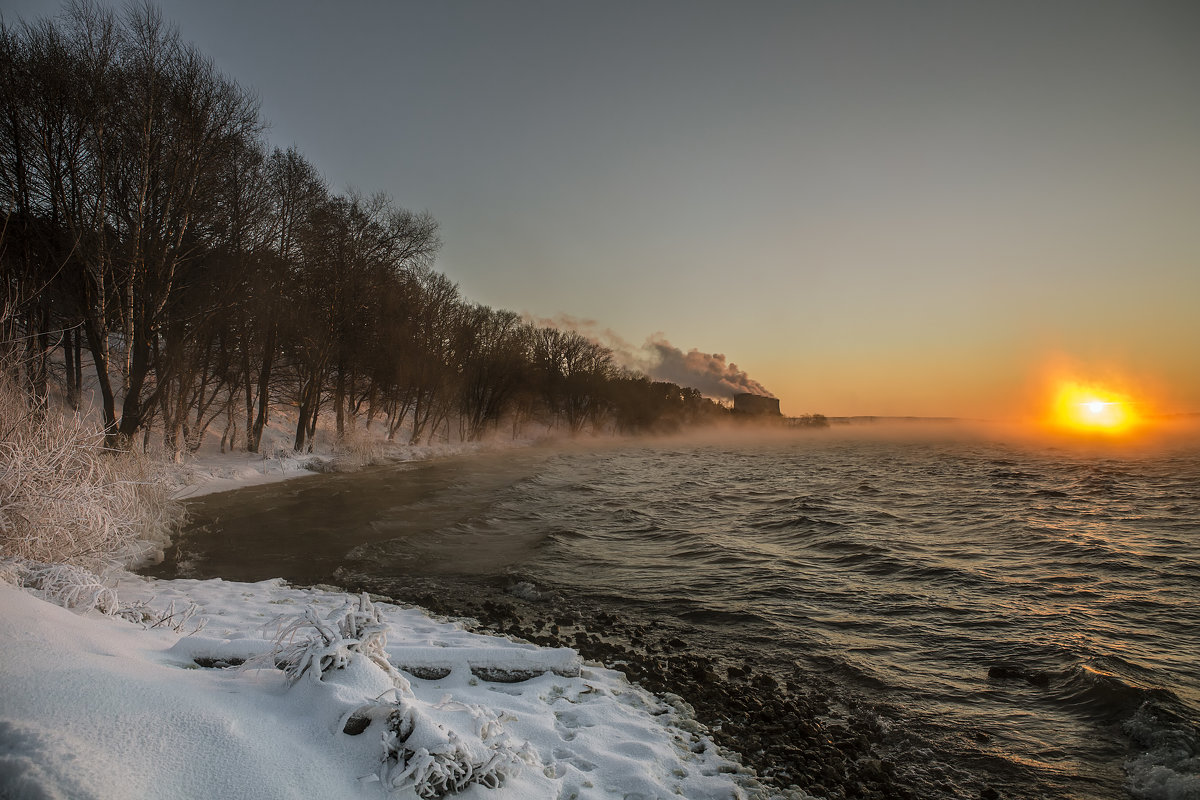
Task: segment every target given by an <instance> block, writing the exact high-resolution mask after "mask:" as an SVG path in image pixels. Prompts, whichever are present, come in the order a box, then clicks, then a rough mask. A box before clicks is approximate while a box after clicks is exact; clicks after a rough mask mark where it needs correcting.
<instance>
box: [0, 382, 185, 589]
mask: <svg viewBox="0 0 1200 800" xmlns="http://www.w3.org/2000/svg"><path fill="white" fill-rule="evenodd" d="M182 518H183V508H182V506H181V505H180V504H179V503H177V502H175V501H173V500H171V498H170V488H169V481H168V476H167V474H166V471H165V469H164V468H163V467H162V466H160V465H157V464H155V463H154V462H152V461H150V460H149V459H148V458H146V457H145V456H142V455H140V454H137V453H114V452H111V451H106V450H105V449H104V435H103V433H102V432H101V431H99V430H97V429H96V428H95V427H94V426H92V425H89V424H88V423H87V422H85V421H84V420H83V419H81V418H80V417H79V416H77V415H74V414H70V415H67V414H58V413H54V412H52V411H46V410H45V409H37V408H31V407H30V405H29V403H28V402H27V400H26V396H25V395H24V393H22V392H21V391H20V390H19V389H18V388H17V387H16V386H14V385H13V383H12V381H11V379H10V378H9V377H7V375H3V376H0V555H3V556H8V557H15V558H24V559H30V560H33V561H40V562H44V563H67V564H75V565H79V566H85V567H90V568H93V569H96V568H100V567H102V566H104V565H106V564H108V563H111V562H113V561H125V562H132V561H138V560H142V559H144V558H146V557H147V556H149V555H150V554H151V553H152V552H154V551H155V550H156V549H157V548H158V547H161V546H162V545H163V544H165V543H166V540H167V537H168V535H169V533H170V531H171V529H172V528H174V527H175V526H176V525H178V523H179V522H180V521H181V520H182Z"/></svg>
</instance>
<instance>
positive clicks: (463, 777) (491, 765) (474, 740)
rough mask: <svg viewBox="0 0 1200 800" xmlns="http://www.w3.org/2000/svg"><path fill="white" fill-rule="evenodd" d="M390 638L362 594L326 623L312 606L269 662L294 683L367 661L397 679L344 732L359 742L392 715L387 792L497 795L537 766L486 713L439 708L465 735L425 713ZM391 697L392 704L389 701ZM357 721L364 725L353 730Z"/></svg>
mask: <svg viewBox="0 0 1200 800" xmlns="http://www.w3.org/2000/svg"><path fill="white" fill-rule="evenodd" d="M386 631H387V624H386V623H385V622H384V620H383V615H382V614H381V613H380V611H379V609H377V608H376V607H375V606H374V605H372V603H371V600H370V598H368V597H367V595H366V594H363V595H361V596H360V597H359V598H358V599H357V601H356V602H348V603H346V604H345V605H343V606H342V607H341V608H339V609H336V610H334V611H333V612H331V613H329V614H328V615H326V616H325V617H324V618H322V617H321V616H320V614H319V613H318V612H317V611H316V609H315V608H314V607H313V606H309V607H308V608H306V609H305V610H304V615H303V616H301V617H297V618H294V619H293V620H291V621H290V622H288V623H287V624H285V625H284V626H283V627H282V628H281V630H280V632H279V635H278V636H277V637H276V639H275V649H274V651H273V652H272V653H271V654H269V656H267V657H268V658H270V659H272V660H273V661H274V663H275V664H276V665H278V666H279V667H281V668H282V669H283V671H284V674H285V675H286V676H287V677H288V679H289V680H290V681H292V682H295V681H298V680H300V679H301V678H304V677H307V678H308V679H309V680H315V681H320V680H322V678H323V676H325V675H327V674H328V673H330V672H332V671H334V670H339V669H344V668H346V667H348V666H350V664H351V663H352V662H353V661H354V659H356V658H365V659H367V660H369V661H370V662H371V663H372V664H374V665H375V666H376V667H378V668H379V669H381V670H383V671H384V672H385V673H386V674H387V675H388V677H389V678H391V681H392V684H393V687H394V688H392V689H390V690H388V691H387V692H385V693H384V694H383V695H382V696H381V697H378V698H374V699H372V700H370V702H368V703H367V704H366V705H365V706H363V707H361V708H359V709H357V710H355V711H354V712H353V713H352V714H351V715H350V719H349V720H348V721H347V724H346V727H345V729H344V732H345V733H349V734H351V735H358V734H359V733H361V732H362V730H363V729H364V728H365V726H366V725H367V724H369V720H370V719H372V718H375V717H380V716H386V722H385V725H384V732H383V753H382V759H381V761H382V764H381V767H380V771H379V779H380V781H381V782H382V783H383V785H384V786H385V787H386V788H387V790H388V791H389V792H397V793H407V792H408V791H412V792H414V793H415V794H416V795H417V796H418V797H421V798H436V797H445V796H446V795H450V794H457V793H459V792H462V791H464V790H465V789H467V788H469V787H470V786H473V785H476V784H478V785H480V786H484V787H487V788H493V789H494V788H497V787H499V786H500V785H501V784H503V783H504V780H505V779H506V778H507V777H509V776H511V775H515V774H516V773H517V772H518V771H519V770H520V769H521V767H522V765H525V764H536V763H537V762H538V759H537V755H536V754H535V753H534V752H533V748H532V747H530V746H529V744H528V743H525V744H524V745H522V746H520V747H515V746H514V745H513V744H512V742H511V741H510V740H509V737H508V735H507V733H506V732H505V730H504V727H503V725H502V719H501V717H499V716H497V715H496V714H495V713H494V712H492V711H489V710H488V709H485V708H482V707H480V706H470V705H464V704H461V703H455V702H453V701H450V700H446V701H443V703H441V704H440V705H438V706H437V707H436V708H438V709H439V710H441V711H455V712H465V714H466V715H467V718H468V719H469V721H470V722H469V726H470V727H469V728H468V729H467V730H465V731H460V732H456V731H454V730H452V729H450V728H448V727H446V726H445V725H442V724H440V723H439V722H438V721H436V720H434V719H433V718H432V717H431V716H430V715H429V714H427V713H425V712H424V711H423V710H422V709H421V704H420V703H419V702H418V701H417V700H416V698H415V697H414V696H413V693H412V688H411V686H410V685H409V683H408V681H407V680H406V679H405V678H404V676H402V675H401V674H400V672H399V670H397V669H396V667H395V666H394V665H393V664H392V663H391V662H390V661H388V658H387V652H386V651H385V650H384V646H385V644H386V643H387V642H386V638H385V635H386ZM249 663H250V662H247V664H249ZM389 695H390V696H391V697H392V699H390V700H385V699H383V698H384V697H387V696H389ZM356 720H357V721H358V722H360V723H361V724H360V725H354V724H353V723H354V722H355V721H356Z"/></svg>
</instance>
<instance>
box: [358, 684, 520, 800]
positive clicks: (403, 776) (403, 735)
mask: <svg viewBox="0 0 1200 800" xmlns="http://www.w3.org/2000/svg"><path fill="white" fill-rule="evenodd" d="M454 705H456V706H460V708H458V709H457V710H463V711H467V712H469V713H470V714H471V716H472V718H473V719H474V721H475V723H476V724H475V728H476V731H475V733H476V734H477V735H478V739H476V738H474V737H471V738H469V739H468V738H466V737H463V736H459V735H458V734H457V733H455V732H454V731H452V730H449V729H447V728H445V727H443V726H441V725H439V724H437V723H436V722H435V721H433V720H432V719H430V718H429V717H428V716H426V715H424V714H422V713H420V712H419V711H418V710H417V709H416V708H415V707H414V706H412V705H405V704H403V703H399V704H398V707H397V708H396V710H394V711H392V712H391V714H390V715H389V716H388V720H387V728H386V730H385V731H384V734H383V754H384V756H383V767H382V769H381V770H380V776H379V777H380V780H381V781H382V782H383V785H384V786H385V787H386V788H387V789H389V790H390V791H404V790H407V789H411V790H412V791H413V792H415V793H416V795H417V797H421V798H436V797H445V796H446V795H451V794H458V793H459V792H462V791H464V790H466V789H467V788H469V787H470V786H472V785H473V784H479V785H480V786H484V787H486V788H488V789H498V788H499V787H500V786H502V785H503V784H504V781H505V779H506V778H508V777H509V776H512V775H516V774H517V773H518V772H519V771H520V770H521V768H522V767H523V766H524V765H526V764H536V763H537V755H536V754H535V753H534V752H533V748H532V747H530V746H529V744H528V743H525V744H524V745H522V746H521V747H520V748H515V747H513V745H512V743H511V742H510V741H509V738H508V735H507V734H506V733H505V732H504V729H503V727H502V726H501V724H500V719H499V718H498V717H497V716H496V715H495V714H494V713H493V712H491V711H488V710H487V709H484V708H481V707H479V706H461V704H454Z"/></svg>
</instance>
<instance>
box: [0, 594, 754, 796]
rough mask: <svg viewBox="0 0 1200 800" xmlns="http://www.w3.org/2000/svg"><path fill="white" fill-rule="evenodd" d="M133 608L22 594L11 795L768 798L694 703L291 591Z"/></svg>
mask: <svg viewBox="0 0 1200 800" xmlns="http://www.w3.org/2000/svg"><path fill="white" fill-rule="evenodd" d="M116 591H117V594H118V597H119V600H120V603H121V608H122V609H123V612H122V614H121V615H115V614H113V613H111V612H112V611H114V610H115V609H116V607H115V606H114V605H113V604H112V602H111V598H109V599H106V600H105V601H104V602H103V603H102V605H104V606H105V607H106V608H107V610H108V611H109V612H110V613H102V612H101V611H100V610H98V609H92V610H89V611H86V612H84V613H79V612H80V609H76V610H75V611H71V610H68V609H66V608H64V607H61V606H59V605H55V604H52V603H50V602H47V601H46V600H44V599H41V598H40V597H39V596H37V595H38V592H37V591H36V590H28V589H26V590H22V589H18V588H16V587H15V586H13V585H11V584H9V583H5V582H0V608H3V614H0V641H3V642H4V646H3V649H2V650H0V686H2V687H3V692H2V695H0V697H2V699H0V796H2V797H5V798H59V797H62V798H196V797H228V798H240V797H246V798H251V797H252V798H306V799H307V798H312V797H322V798H383V797H388V796H391V797H401V798H404V797H433V796H440V795H439V794H437V792H438V791H439V790H443V789H445V788H447V787H455V788H460V789H461V792H462V793H461V795H460V796H461V797H463V798H521V799H522V800H523V799H524V798H553V799H554V800H566V799H567V798H579V799H580V800H583V799H584V798H626V800H632V799H633V798H671V797H684V798H734V797H753V796H757V795H762V794H763V792H762V791H761V789H760V788H759V787H758V785H757V783H756V781H755V780H754V779H753V777H752V776H751V775H748V774H746V772H745V771H744V770H742V769H741V768H740V767H739V766H737V765H736V764H735V763H733V762H732V761H730V760H729V759H728V758H726V757H725V756H723V755H721V754H720V753H718V752H717V751H716V749H715V748H714V746H713V744H712V742H711V740H710V739H709V738H708V737H707V736H706V735H705V733H704V731H703V729H702V728H701V727H700V726H699V725H698V724H696V723H695V721H694V720H692V719H691V716H690V714H689V711H688V709H687V707H686V706H685V705H684V704H683V703H682V702H681V701H679V700H677V699H672V698H668V699H663V698H658V697H655V696H653V695H650V694H648V693H647V692H645V691H643V690H641V689H640V688H638V687H636V686H631V685H630V684H629V683H628V682H626V680H625V678H624V676H623V675H622V674H620V673H618V672H614V671H611V670H608V669H604V668H602V667H600V666H598V665H594V664H581V663H580V661H579V657H578V655H577V654H576V653H575V652H574V651H571V650H566V649H546V648H537V647H534V646H532V645H528V644H522V643H517V642H512V641H510V640H507V639H502V638H497V637H489V636H482V635H479V634H474V633H470V632H467V631H465V630H464V629H463V628H462V627H460V626H459V625H457V624H455V623H453V622H443V621H436V620H433V619H431V618H430V617H428V616H427V615H425V614H424V613H423V612H421V611H420V610H419V609H413V608H399V607H396V606H392V605H387V604H383V603H379V604H376V605H374V606H373V607H372V606H371V604H370V603H366V604H363V603H362V601H361V600H360V599H359V598H353V597H350V596H348V595H346V594H343V593H340V592H337V591H333V590H328V591H327V590H322V589H298V588H292V587H288V586H286V585H285V584H283V583H282V582H281V581H265V582H262V583H254V584H245V583H231V582H226V581H221V580H209V581H188V580H177V581H152V580H148V579H145V578H141V577H139V576H134V575H131V574H128V573H125V574H124V575H122V576H121V580H120V583H119V585H118V586H117V587H116ZM172 603H173V604H174V612H175V615H174V616H173V617H170V618H168V619H167V620H166V622H165V623H163V624H159V625H158V626H157V627H155V624H156V622H157V621H158V619H159V618H160V617H161V616H162V614H163V612H169V611H171V610H172V605H171V604H172ZM193 604H194V605H195V606H196V608H194V609H192V608H191V606H192V605H193ZM85 605H86V604H85ZM151 609H153V610H154V611H156V612H157V613H154V612H152V611H151ZM364 609H365V610H364ZM375 611H378V616H377V617H376V616H375ZM185 612H193V613H191V614H190V615H187V614H185ZM306 614H307V615H309V616H307V617H306ZM185 616H187V619H186V620H184V617H185ZM130 618H132V620H133V621H131V619H130ZM347 619H350V620H351V621H352V623H349V627H348V623H347V622H346V620H347ZM354 620H357V623H354V622H353V621H354ZM364 620H365V621H366V622H365V623H364ZM374 620H378V622H374ZM181 621H182V626H181V629H180V630H172V629H171V628H172V626H179V623H180V622H181ZM201 623H203V628H202V629H200V630H199V631H196V629H197V627H199V626H200V625H201ZM314 623H315V624H314ZM339 623H340V627H339ZM322 628H323V629H324V633H325V635H322V633H321V629H322ZM281 632H282V633H283V636H282V638H280V633H281ZM378 634H383V635H384V637H385V639H386V641H385V642H381V637H380V636H379V635H378ZM309 642H311V644H306V643H309ZM379 644H382V647H379V646H378V645H379ZM287 645H291V650H290V653H289V651H288V650H286V649H284V650H281V649H280V648H281V646H282V647H286V646H287ZM289 655H290V658H291V662H290V663H291V664H292V668H291V673H292V675H291V676H289V674H288V672H286V671H285V670H284V669H281V668H279V667H277V662H278V663H283V662H284V661H286V660H287V658H288V657H289ZM384 659H386V660H384ZM243 660H245V662H246V663H244V664H242V665H241V666H226V665H230V664H234V665H236V664H238V663H240V662H242V661H243ZM306 664H307V665H309V666H310V668H309V669H307V671H305V672H303V674H300V675H299V676H298V677H296V676H295V673H297V672H298V671H299V670H300V669H302V668H303V667H304V666H305V665H306ZM285 666H286V665H285ZM322 667H323V668H324V671H323V672H322V670H321V668H322ZM389 792H390V794H389Z"/></svg>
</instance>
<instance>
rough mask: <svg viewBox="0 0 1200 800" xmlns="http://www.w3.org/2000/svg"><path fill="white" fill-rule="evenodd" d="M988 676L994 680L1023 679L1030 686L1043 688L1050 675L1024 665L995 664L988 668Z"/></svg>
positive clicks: (1047, 682) (1047, 684)
mask: <svg viewBox="0 0 1200 800" xmlns="http://www.w3.org/2000/svg"><path fill="white" fill-rule="evenodd" d="M988 678H990V679H991V680H995V681H1012V680H1023V681H1025V682H1026V683H1029V684H1030V685H1032V686H1038V687H1041V688H1045V687H1047V686H1049V685H1050V675H1049V674H1047V673H1045V672H1041V671H1038V670H1031V669H1026V668H1025V667H1016V666H1008V665H1006V664H996V665H995V666H992V667H989V668H988Z"/></svg>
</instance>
